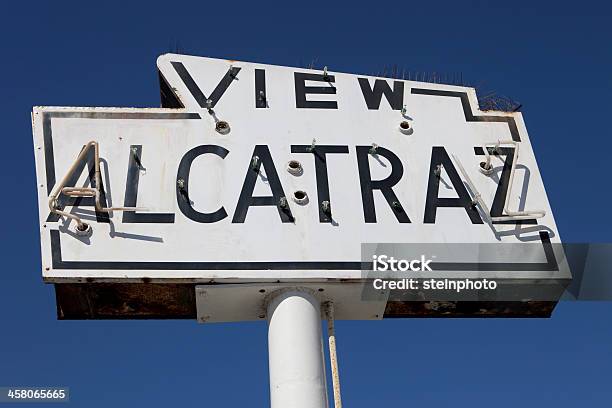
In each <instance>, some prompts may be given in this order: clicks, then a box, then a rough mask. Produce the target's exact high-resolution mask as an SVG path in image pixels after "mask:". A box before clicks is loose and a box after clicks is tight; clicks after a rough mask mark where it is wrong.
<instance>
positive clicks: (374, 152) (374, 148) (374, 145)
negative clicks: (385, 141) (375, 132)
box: [368, 143, 378, 154]
mask: <svg viewBox="0 0 612 408" xmlns="http://www.w3.org/2000/svg"><path fill="white" fill-rule="evenodd" d="M377 150H378V145H377V144H376V143H372V147H370V150H368V153H370V154H376V151H377Z"/></svg>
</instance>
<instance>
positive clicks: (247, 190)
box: [232, 145, 293, 224]
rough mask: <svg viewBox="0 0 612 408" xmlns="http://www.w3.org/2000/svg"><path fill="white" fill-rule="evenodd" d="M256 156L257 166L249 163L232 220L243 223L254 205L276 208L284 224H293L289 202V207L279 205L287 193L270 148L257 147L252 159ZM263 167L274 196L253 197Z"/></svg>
mask: <svg viewBox="0 0 612 408" xmlns="http://www.w3.org/2000/svg"><path fill="white" fill-rule="evenodd" d="M255 156H257V157H258V158H259V159H258V160H257V163H256V164H255V166H253V163H252V162H251V163H249V167H248V170H247V174H246V177H245V178H244V184H243V185H242V191H241V192H240V198H239V199H238V204H237V205H236V211H235V212H234V218H233V219H232V223H236V224H241V223H243V222H244V220H245V218H246V215H247V211H249V207H250V206H252V205H254V206H264V205H270V206H275V207H276V208H277V209H278V215H280V218H281V221H282V222H293V215H292V214H291V210H290V209H289V203H288V200H287V207H285V208H281V207H280V205H279V204H280V199H281V197H285V192H284V191H283V186H282V185H281V183H280V180H279V178H278V174H277V173H276V168H275V167H274V162H273V161H272V156H270V151H269V150H268V146H264V145H257V146H255V150H253V156H252V157H255ZM262 165H263V166H264V167H265V169H266V177H267V178H268V183H269V184H270V189H271V190H272V195H271V196H265V197H253V191H254V190H255V182H256V181H257V176H258V175H259V170H260V169H261V166H262Z"/></svg>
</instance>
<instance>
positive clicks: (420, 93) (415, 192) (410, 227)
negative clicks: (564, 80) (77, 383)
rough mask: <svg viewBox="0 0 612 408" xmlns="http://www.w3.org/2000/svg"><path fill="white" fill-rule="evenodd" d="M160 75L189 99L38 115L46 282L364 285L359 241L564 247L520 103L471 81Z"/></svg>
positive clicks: (190, 72) (182, 61) (196, 65)
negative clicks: (488, 99) (484, 92)
mask: <svg viewBox="0 0 612 408" xmlns="http://www.w3.org/2000/svg"><path fill="white" fill-rule="evenodd" d="M158 68H159V70H160V72H161V75H162V76H163V78H164V81H165V83H164V87H163V90H164V92H165V95H164V99H165V100H166V103H167V104H170V105H173V106H180V105H182V106H184V108H177V109H124V108H51V107H37V108H34V112H33V127H34V146H35V154H36V166H37V178H38V182H39V183H38V184H39V185H38V187H39V188H38V193H39V194H38V198H39V207H40V224H41V241H42V255H43V276H44V278H45V279H46V280H47V281H51V282H67V281H74V282H79V281H85V280H86V279H87V280H88V281H100V280H102V281H103V280H109V281H118V280H121V281H127V280H141V279H143V278H144V279H147V280H148V279H150V280H151V281H177V282H179V281H184V282H210V281H216V282H218V281H224V282H232V281H264V280H267V281H276V280H279V281H284V280H298V281H322V280H327V279H359V278H361V244H362V243H377V242H387V243H394V242H402V243H411V242H413V243H444V242H457V243H497V242H523V241H526V240H531V241H533V242H536V243H542V242H543V243H544V244H546V243H548V242H560V241H559V233H558V231H557V228H556V225H555V221H554V219H553V216H552V213H551V209H550V205H549V203H548V200H547V197H546V192H545V190H544V185H543V183H542V179H541V177H540V173H539V171H538V166H537V163H536V160H535V157H534V154H533V151H532V148H531V145H530V142H529V136H528V135H527V131H526V129H525V124H524V122H523V118H522V115H521V113H518V112H517V113H503V112H481V111H480V110H479V109H478V102H477V100H476V95H475V93H474V90H473V89H472V88H465V87H457V86H448V85H440V84H430V83H420V82H413V81H402V80H395V79H384V78H374V77H369V76H365V75H352V74H343V73H337V72H331V71H329V72H327V70H325V71H315V70H308V69H302V68H288V67H279V66H271V65H264V64H254V63H246V62H238V61H226V60H217V59H209V58H199V57H190V56H182V55H172V54H167V55H163V56H161V57H160V58H159V59H158ZM90 142H93V143H90ZM84 146H85V147H84ZM83 149H85V150H83ZM82 150H83V152H82ZM96 150H97V151H98V154H99V168H100V172H99V179H100V181H99V184H100V185H99V186H97V187H99V197H98V200H99V203H100V206H99V208H98V211H96V210H95V208H94V206H93V204H94V200H95V198H93V197H91V196H92V195H95V194H96V189H95V188H94V187H96V182H95V179H96V172H95V168H96V162H97V160H96V154H95V152H96ZM81 152H82V153H83V154H81V155H80V159H79V160H77V158H78V156H79V154H80V153H81ZM485 152H486V153H487V154H485ZM75 160H76V162H75ZM71 169H72V170H73V171H72V172H71V171H70V170H71ZM66 175H68V177H66V178H65V176H66ZM62 180H64V181H65V183H64V184H60V181H62ZM58 189H59V190H58ZM54 197H55V199H54ZM50 201H51V202H50ZM109 207H113V208H117V207H126V208H127V210H111V211H110V212H105V211H103V209H104V208H109ZM134 207H138V209H137V210H134ZM62 214H64V215H62ZM65 214H70V215H71V216H66V215H65ZM79 223H83V224H82V225H84V227H83V228H84V229H85V228H86V230H85V231H82V232H81V231H78V230H77V229H75V227H76V226H77V225H80V224H79ZM509 269H512V268H509ZM547 273H548V272H547ZM481 274H482V273H481ZM462 276H463V275H462ZM487 276H492V277H493V276H503V277H507V276H508V275H507V274H505V272H503V271H502V272H500V271H497V272H495V271H492V272H489V275H487ZM511 276H513V277H527V276H533V275H529V273H528V272H526V271H517V272H513V275H511ZM547 276H550V274H549V275H547Z"/></svg>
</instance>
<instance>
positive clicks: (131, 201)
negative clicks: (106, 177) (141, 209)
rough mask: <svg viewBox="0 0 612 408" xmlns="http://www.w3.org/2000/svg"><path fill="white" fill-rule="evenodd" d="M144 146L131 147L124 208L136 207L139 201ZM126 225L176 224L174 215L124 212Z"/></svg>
mask: <svg viewBox="0 0 612 408" xmlns="http://www.w3.org/2000/svg"><path fill="white" fill-rule="evenodd" d="M141 159H142V146H141V145H132V146H130V159H129V160H128V172H127V179H126V181H125V197H124V198H123V206H124V207H136V202H137V201H138V182H139V180H140V168H141V167H142V164H141V163H140V160H141ZM123 222H124V223H135V224H138V223H153V224H172V223H173V222H174V214H173V213H137V212H136V211H124V212H123Z"/></svg>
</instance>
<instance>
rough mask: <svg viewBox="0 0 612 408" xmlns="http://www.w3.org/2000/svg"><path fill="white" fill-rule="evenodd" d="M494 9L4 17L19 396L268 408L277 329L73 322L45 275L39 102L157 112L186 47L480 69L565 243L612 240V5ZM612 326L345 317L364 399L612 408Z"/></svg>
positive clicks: (245, 7)
mask: <svg viewBox="0 0 612 408" xmlns="http://www.w3.org/2000/svg"><path fill="white" fill-rule="evenodd" d="M490 3H491V2H484V1H483V2H470V1H462V2H456V1H455V2H443V1H437V2H433V3H432V4H431V5H428V4H427V2H414V3H412V2H399V1H396V2H384V1H377V2H368V3H365V2H364V3H360V2H355V1H353V2H348V3H346V4H343V5H339V4H336V3H335V2H331V1H317V2H310V3H307V2H301V3H296V4H292V3H291V2H278V3H274V4H273V3H272V2H269V3H266V4H264V3H263V2H248V3H246V4H242V3H241V2H239V1H233V2H192V3H179V2H171V3H168V2H156V1H149V2H146V3H144V2H143V3H141V4H135V3H132V2H126V1H123V2H112V1H105V2H97V3H91V2H42V1H41V2H34V1H32V2H11V3H10V4H4V5H3V10H2V15H1V16H0V44H1V50H2V58H1V63H0V74H1V76H0V78H1V89H2V99H1V102H0V103H1V104H2V112H3V113H2V123H3V127H2V134H3V140H4V144H3V151H4V154H3V156H2V160H0V167H1V171H0V178H1V180H2V186H3V188H4V189H5V196H4V197H3V199H2V200H1V201H0V205H1V206H2V210H3V213H4V214H5V217H4V220H3V225H2V227H1V228H0V233H1V234H2V235H1V239H2V259H3V261H4V262H3V267H2V269H1V271H0V276H1V279H0V323H1V326H0V327H2V328H1V329H0V386H8V385H64V386H69V387H71V390H72V402H71V405H72V406H78V407H108V406H113V407H124V406H125V407H128V406H134V405H142V406H147V407H165V406H180V407H196V406H198V407H200V406H206V407H208V406H247V405H248V406H268V405H269V396H268V372H267V345H266V325H265V324H264V323H244V324H219V325H198V324H196V323H195V321H57V320H56V317H55V313H56V312H55V300H54V293H53V288H52V287H51V286H48V285H44V284H43V283H42V280H41V277H40V251H39V240H38V232H37V231H38V226H37V222H38V221H37V208H36V199H35V187H36V182H35V177H34V159H33V154H32V152H33V148H32V136H31V126H30V117H29V116H30V112H31V108H32V106H33V105H57V106H63V105H65V106H122V107H123V106H158V105H159V90H158V85H157V76H156V75H157V74H156V69H155V59H156V57H157V56H158V55H159V54H162V53H165V52H169V51H176V49H177V48H178V49H179V50H180V51H181V52H184V53H189V54H195V55H203V56H211V57H222V58H232V59H240V60H246V61H256V62H263V63H270V64H280V65H289V66H300V65H301V66H306V65H308V64H309V63H310V62H311V61H312V60H313V59H316V61H317V62H316V65H317V66H319V67H321V66H322V65H327V66H329V67H330V69H331V70H335V71H342V72H357V73H376V72H377V71H381V70H382V69H383V68H384V66H389V65H393V64H397V65H398V66H400V67H405V68H406V70H409V71H412V72H417V71H418V72H441V73H455V72H461V73H462V74H463V78H464V79H465V80H467V81H469V82H471V83H473V84H481V85H482V87H483V88H485V89H488V90H494V91H496V92H498V93H500V94H503V95H507V96H510V97H512V98H514V99H516V100H518V101H519V102H521V103H522V104H523V109H522V111H523V114H524V117H525V121H526V123H527V127H528V129H529V133H530V137H531V139H532V143H533V146H534V150H535V152H536V155H537V158H538V162H539V166H540V169H541V172H542V175H543V178H544V182H545V185H546V188H547V192H548V195H549V200H550V202H551V205H552V208H553V211H554V213H555V217H556V220H557V225H558V227H559V229H560V232H561V237H562V238H563V239H564V240H566V241H569V242H608V241H609V236H608V235H607V234H608V231H609V230H610V227H612V223H611V221H610V217H609V215H608V212H609V206H610V204H609V203H610V201H611V199H612V193H611V191H612V190H611V189H610V187H609V182H608V181H607V173H608V169H609V167H608V164H609V159H608V158H607V155H606V154H603V155H596V153H598V152H604V153H605V152H609V151H610V150H611V149H610V148H611V147H612V138H611V137H610V136H611V131H610V125H609V118H610V108H612V103H611V102H610V92H611V91H612V77H611V76H610V72H612V52H611V49H612V48H611V47H610V44H611V43H612V29H611V28H610V19H611V17H612V6H610V5H604V4H603V2H590V1H581V2H579V3H576V2H564V1H556V2H537V4H536V2H503V4H495V5H492V4H490ZM12 198H15V200H13V199H12ZM15 212H17V213H18V216H17V215H15ZM611 312H612V303H595V302H591V303H588V302H573V303H562V304H560V305H559V306H558V307H557V309H556V310H555V313H554V315H553V317H552V318H551V319H548V320H528V319H516V320H503V319H487V320H482V319H457V320H448V319H439V320H425V319H412V320H391V321H382V322H338V324H337V334H338V342H339V359H340V369H341V377H342V387H343V399H344V402H345V405H346V406H348V407H353V408H355V407H372V406H383V405H384V406H397V405H399V406H407V405H411V406H417V404H418V405H419V406H424V405H427V406H434V407H438V406H439V407H443V406H453V407H463V406H466V407H479V406H497V407H517V406H520V407H542V406H557V407H566V406H567V407H570V406H571V407H575V406H589V407H603V406H609V405H610V400H611V399H612V389H611V388H610V383H611V380H612V364H611V363H612V325H611V324H610V314H611ZM21 406H26V405H21Z"/></svg>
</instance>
